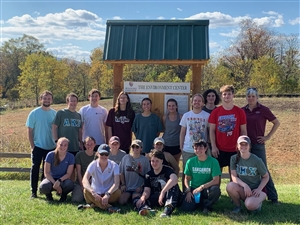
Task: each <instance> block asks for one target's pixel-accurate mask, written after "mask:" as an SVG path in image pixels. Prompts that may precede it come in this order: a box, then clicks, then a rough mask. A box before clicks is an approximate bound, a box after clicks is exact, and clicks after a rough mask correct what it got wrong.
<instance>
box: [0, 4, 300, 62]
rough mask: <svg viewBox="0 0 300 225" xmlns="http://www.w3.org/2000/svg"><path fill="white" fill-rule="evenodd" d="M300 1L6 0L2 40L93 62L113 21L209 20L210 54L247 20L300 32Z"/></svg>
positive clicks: (1, 21) (1, 22)
mask: <svg viewBox="0 0 300 225" xmlns="http://www.w3.org/2000/svg"><path fill="white" fill-rule="evenodd" d="M299 5H300V4H299V0H290V1H289V0H283V1H276V0H265V1H263V0H256V1H254V0H252V1H241V0H240V1H236V0H231V1H226V0H224V1H217V0H210V1H201V0H198V1H189V0H187V1H174V0H173V1H170V0H169V1H168V0H165V1H163V0H162V1H157V0H152V1H142V0H140V1H134V0H133V1H124V0H123V1H122V0H119V1H113V0H111V1H99V0H92V1H89V0H87V1H78V0H77V1H76V0H75V1H63V0H62V1H55V0H54V1H45V0H40V1H34V0H33V1H30V0H29V1H28V0H27V1H25V0H18V1H17V0H10V1H2V0H1V5H0V8H1V13H0V14H1V18H0V25H1V44H2V43H3V42H4V41H7V40H9V39H10V38H18V37H21V36H22V35H23V34H27V35H31V36H34V37H36V38H38V39H39V41H40V42H41V43H43V44H44V45H45V47H46V49H47V50H48V51H50V52H52V53H53V54H54V55H55V56H56V57H59V58H62V57H67V58H73V59H75V60H78V61H81V60H83V59H85V60H89V56H90V54H91V51H92V50H93V49H94V48H97V47H100V46H102V45H103V43H104V38H105V31H106V21H107V20H113V19H122V20H135V19H138V20H147V19H151V20H153V19H166V20H170V19H205V20H207V19H208V20H209V21H210V25H209V41H210V43H209V45H210V53H211V54H217V53H218V52H219V51H222V50H223V49H224V48H226V47H229V46H230V43H231V41H232V40H234V38H235V37H236V35H237V34H238V32H239V26H238V25H239V22H241V20H243V19H253V20H254V21H255V22H257V23H258V24H261V25H265V26H267V27H269V28H271V29H273V30H274V31H275V32H279V33H284V34H298V35H299V26H300V15H299V14H300V6H299Z"/></svg>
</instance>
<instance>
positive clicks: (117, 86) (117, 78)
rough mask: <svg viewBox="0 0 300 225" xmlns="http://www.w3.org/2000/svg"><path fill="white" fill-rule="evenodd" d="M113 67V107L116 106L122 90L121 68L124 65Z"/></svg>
mask: <svg viewBox="0 0 300 225" xmlns="http://www.w3.org/2000/svg"><path fill="white" fill-rule="evenodd" d="M113 66H114V69H113V70H114V87H113V90H114V101H113V106H114V105H115V104H116V101H117V98H118V95H119V93H120V92H121V91H122V90H123V85H122V84H123V82H122V81H123V66H124V64H113Z"/></svg>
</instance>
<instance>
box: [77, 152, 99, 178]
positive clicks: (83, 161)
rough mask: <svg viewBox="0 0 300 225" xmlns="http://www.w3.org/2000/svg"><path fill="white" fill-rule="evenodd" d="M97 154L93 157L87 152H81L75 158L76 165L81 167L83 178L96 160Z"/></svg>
mask: <svg viewBox="0 0 300 225" xmlns="http://www.w3.org/2000/svg"><path fill="white" fill-rule="evenodd" d="M94 157H95V153H94V154H93V155H91V156H88V155H87V154H86V153H85V151H80V152H78V153H77V154H76V156H75V164H79V165H80V166H81V171H80V172H81V176H82V177H83V175H84V173H85V171H86V169H87V167H88V165H90V163H91V162H92V161H93V160H94Z"/></svg>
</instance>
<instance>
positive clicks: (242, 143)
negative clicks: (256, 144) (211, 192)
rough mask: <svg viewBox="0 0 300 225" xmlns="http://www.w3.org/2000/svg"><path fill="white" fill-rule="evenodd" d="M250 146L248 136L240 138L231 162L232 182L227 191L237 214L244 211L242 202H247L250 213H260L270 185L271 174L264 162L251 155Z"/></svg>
mask: <svg viewBox="0 0 300 225" xmlns="http://www.w3.org/2000/svg"><path fill="white" fill-rule="evenodd" d="M250 144H251V141H250V138H249V137H248V136H245V135H243V136H240V137H239V138H238V140H237V154H236V155H233V156H232V157H231V160H230V170H231V177H232V182H230V183H228V184H227V186H226V191H227V193H228V195H229V196H230V198H231V199H232V201H233V203H234V205H235V208H234V209H233V211H232V213H235V214H237V213H239V212H240V211H241V209H242V207H241V202H240V200H242V201H244V202H245V206H246V208H247V209H248V210H249V211H260V210H261V206H262V202H263V201H264V200H265V199H266V193H265V192H264V190H263V189H264V187H265V186H266V184H267V183H268V180H269V174H268V171H267V168H266V166H265V164H264V163H263V161H262V160H261V159H260V158H258V157H257V156H256V155H254V154H252V153H250Z"/></svg>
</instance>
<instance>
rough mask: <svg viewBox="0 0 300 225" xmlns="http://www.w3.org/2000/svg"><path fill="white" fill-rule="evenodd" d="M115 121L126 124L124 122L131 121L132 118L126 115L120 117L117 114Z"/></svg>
mask: <svg viewBox="0 0 300 225" xmlns="http://www.w3.org/2000/svg"><path fill="white" fill-rule="evenodd" d="M115 122H116V123H121V124H124V123H129V122H130V119H128V118H127V117H126V116H120V117H116V116H115Z"/></svg>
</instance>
